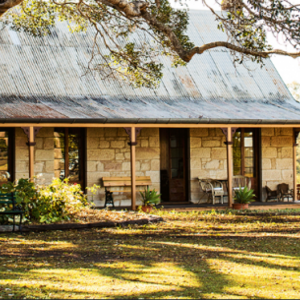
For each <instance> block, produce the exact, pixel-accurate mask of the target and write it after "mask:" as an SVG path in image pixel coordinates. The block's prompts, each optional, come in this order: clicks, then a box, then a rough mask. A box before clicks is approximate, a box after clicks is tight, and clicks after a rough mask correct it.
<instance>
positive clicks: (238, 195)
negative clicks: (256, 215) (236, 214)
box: [233, 186, 255, 209]
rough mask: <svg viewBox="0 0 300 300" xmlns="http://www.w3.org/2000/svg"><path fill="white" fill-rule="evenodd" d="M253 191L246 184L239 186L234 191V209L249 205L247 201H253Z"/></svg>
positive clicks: (245, 207)
mask: <svg viewBox="0 0 300 300" xmlns="http://www.w3.org/2000/svg"><path fill="white" fill-rule="evenodd" d="M254 197H255V195H254V191H253V190H251V189H249V188H248V187H247V186H245V187H244V188H242V187H240V188H239V189H238V190H236V191H235V197H234V203H233V208H234V209H247V208H248V207H249V203H251V202H254V201H255V200H254Z"/></svg>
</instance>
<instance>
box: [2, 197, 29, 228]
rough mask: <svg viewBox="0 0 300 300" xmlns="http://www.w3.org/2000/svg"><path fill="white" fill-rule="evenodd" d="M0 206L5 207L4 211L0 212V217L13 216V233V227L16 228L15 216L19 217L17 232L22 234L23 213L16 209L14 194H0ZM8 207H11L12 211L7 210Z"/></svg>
mask: <svg viewBox="0 0 300 300" xmlns="http://www.w3.org/2000/svg"><path fill="white" fill-rule="evenodd" d="M0 204H4V205H5V206H6V208H5V209H6V210H4V211H0V215H12V216H13V221H14V222H13V231H15V227H16V222H15V216H16V215H19V216H20V224H19V230H20V232H22V227H21V224H22V217H23V214H24V211H22V210H21V209H18V208H17V207H16V201H15V195H14V193H7V194H4V193H0ZM9 205H12V206H13V207H12V209H7V208H9Z"/></svg>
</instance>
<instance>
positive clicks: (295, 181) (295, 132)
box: [293, 129, 299, 201]
mask: <svg viewBox="0 0 300 300" xmlns="http://www.w3.org/2000/svg"><path fill="white" fill-rule="evenodd" d="M298 135H299V129H298V130H297V129H294V144H293V179H294V180H293V187H294V195H293V196H294V201H297V200H298V199H297V198H298V196H297V146H298V144H297V139H298Z"/></svg>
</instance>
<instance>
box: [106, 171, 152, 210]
mask: <svg viewBox="0 0 300 300" xmlns="http://www.w3.org/2000/svg"><path fill="white" fill-rule="evenodd" d="M135 184H136V186H145V187H147V188H148V186H150V185H151V184H152V182H151V178H150V176H137V177H136V179H135ZM102 186H103V187H105V204H104V207H106V206H107V204H112V206H113V207H115V205H114V199H113V196H112V194H113V192H115V193H123V192H128V190H126V189H121V190H120V189H118V190H114V191H112V190H111V189H112V188H115V187H131V177H102ZM141 191H142V192H143V191H144V190H141Z"/></svg>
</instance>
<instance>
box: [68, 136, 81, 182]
mask: <svg viewBox="0 0 300 300" xmlns="http://www.w3.org/2000/svg"><path fill="white" fill-rule="evenodd" d="M74 131H75V130H73V132H72V131H71V130H70V133H69V178H70V181H78V180H80V176H79V174H80V172H79V144H80V138H79V133H78V132H74Z"/></svg>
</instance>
